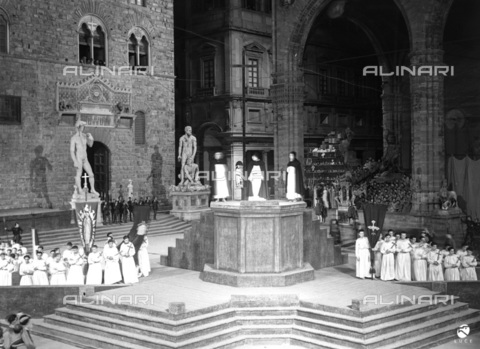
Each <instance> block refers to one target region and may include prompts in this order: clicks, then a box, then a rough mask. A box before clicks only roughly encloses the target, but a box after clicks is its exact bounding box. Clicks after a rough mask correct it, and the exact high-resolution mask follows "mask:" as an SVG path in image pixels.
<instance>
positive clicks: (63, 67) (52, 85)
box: [0, 0, 175, 209]
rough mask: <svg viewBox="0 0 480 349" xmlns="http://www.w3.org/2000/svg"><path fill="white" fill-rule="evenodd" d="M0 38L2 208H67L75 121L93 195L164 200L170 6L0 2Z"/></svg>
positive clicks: (168, 164)
mask: <svg viewBox="0 0 480 349" xmlns="http://www.w3.org/2000/svg"><path fill="white" fill-rule="evenodd" d="M0 37H1V38H2V39H1V40H0V66H1V67H2V69H1V70H0V197H1V200H0V209H13V208H28V207H45V208H46V207H51V208H59V209H62V208H67V207H69V206H68V202H69V201H70V198H71V195H72V193H73V189H74V188H73V185H74V175H75V169H74V167H73V161H72V158H71V156H70V138H71V136H72V135H73V134H74V132H75V128H74V124H75V121H76V120H78V119H80V120H83V121H85V122H86V123H87V126H86V128H85V131H84V132H86V133H91V134H92V135H93V138H94V139H95V143H94V146H93V147H92V148H91V149H89V151H88V156H89V161H90V163H91V164H92V167H93V170H94V173H95V179H96V183H95V187H96V190H97V191H98V192H100V193H101V194H102V195H103V196H104V197H107V195H108V196H109V198H116V197H117V196H118V193H119V190H120V188H121V186H122V190H123V193H124V195H126V193H127V185H128V180H129V179H132V180H133V185H134V196H136V197H138V196H150V197H151V196H153V195H155V196H158V197H159V198H160V200H161V201H163V202H164V203H167V197H166V190H165V188H168V186H169V185H170V184H172V183H173V178H174V171H175V159H174V157H175V149H174V136H175V134H174V133H175V132H174V127H175V121H174V54H173V0H145V1H140V0H122V1H117V0H68V1H67V0H65V1H63V0H62V1H56V0H43V1H30V0H0ZM138 66H145V68H137V69H134V68H132V67H138Z"/></svg>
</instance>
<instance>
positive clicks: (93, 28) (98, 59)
mask: <svg viewBox="0 0 480 349" xmlns="http://www.w3.org/2000/svg"><path fill="white" fill-rule="evenodd" d="M104 28H105V25H104V24H103V23H102V22H101V21H100V20H99V19H98V18H96V17H94V16H86V17H84V18H82V20H81V21H80V25H79V29H78V51H79V53H78V56H79V62H80V63H82V64H93V65H106V64H107V35H106V32H105V29H104Z"/></svg>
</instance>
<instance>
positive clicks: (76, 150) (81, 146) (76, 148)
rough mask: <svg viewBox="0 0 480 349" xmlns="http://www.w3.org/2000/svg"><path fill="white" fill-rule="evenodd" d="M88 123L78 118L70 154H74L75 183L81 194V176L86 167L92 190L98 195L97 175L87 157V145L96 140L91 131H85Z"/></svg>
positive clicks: (71, 141)
mask: <svg viewBox="0 0 480 349" xmlns="http://www.w3.org/2000/svg"><path fill="white" fill-rule="evenodd" d="M86 124H87V123H86V122H85V121H81V120H78V121H77V122H76V124H75V128H76V129H77V132H76V133H75V134H74V135H73V136H72V138H71V139H70V155H71V156H72V160H73V165H74V166H75V168H76V169H77V174H76V175H75V185H76V186H77V190H78V191H79V194H80V190H81V188H82V185H81V181H80V179H81V177H80V176H81V175H82V170H83V169H85V171H86V172H87V174H88V181H89V182H90V192H91V193H92V194H97V195H98V192H97V191H95V177H94V176H93V171H92V166H90V163H89V162H88V158H87V145H88V146H89V147H92V146H93V142H94V140H93V137H92V135H91V134H90V133H87V134H85V133H83V130H84V129H85V125H86Z"/></svg>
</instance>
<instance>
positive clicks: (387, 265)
mask: <svg viewBox="0 0 480 349" xmlns="http://www.w3.org/2000/svg"><path fill="white" fill-rule="evenodd" d="M380 251H381V253H382V271H381V274H380V279H382V280H384V281H391V280H394V279H395V254H394V253H395V244H394V243H393V242H392V241H388V242H387V241H385V242H384V243H383V244H382V248H381V250H380Z"/></svg>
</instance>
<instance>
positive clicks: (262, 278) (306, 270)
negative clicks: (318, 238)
mask: <svg viewBox="0 0 480 349" xmlns="http://www.w3.org/2000/svg"><path fill="white" fill-rule="evenodd" d="M200 279H201V280H203V281H205V282H211V283H215V284H220V285H228V286H233V287H284V286H291V285H295V284H298V283H302V282H307V281H311V280H314V279H315V275H314V269H313V268H312V266H311V265H310V264H308V263H305V264H304V266H303V267H302V268H301V269H296V270H292V271H287V272H283V273H244V274H242V273H236V272H231V271H225V270H217V269H214V268H213V266H212V265H211V264H205V267H204V270H203V272H202V273H201V274H200Z"/></svg>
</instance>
